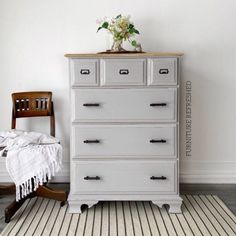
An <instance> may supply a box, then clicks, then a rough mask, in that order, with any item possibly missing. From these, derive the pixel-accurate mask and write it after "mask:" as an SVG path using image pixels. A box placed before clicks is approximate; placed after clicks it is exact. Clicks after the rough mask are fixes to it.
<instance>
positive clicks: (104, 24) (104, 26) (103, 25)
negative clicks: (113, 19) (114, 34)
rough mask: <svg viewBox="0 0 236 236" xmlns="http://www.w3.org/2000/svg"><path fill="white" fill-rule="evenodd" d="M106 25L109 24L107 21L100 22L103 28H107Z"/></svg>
mask: <svg viewBox="0 0 236 236" xmlns="http://www.w3.org/2000/svg"><path fill="white" fill-rule="evenodd" d="M108 25H109V23H108V22H107V21H105V22H104V23H103V24H102V26H101V27H102V28H104V29H107V28H108Z"/></svg>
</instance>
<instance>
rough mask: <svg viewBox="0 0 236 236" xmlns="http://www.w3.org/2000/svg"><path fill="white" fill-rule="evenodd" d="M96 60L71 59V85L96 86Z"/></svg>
mask: <svg viewBox="0 0 236 236" xmlns="http://www.w3.org/2000/svg"><path fill="white" fill-rule="evenodd" d="M98 80H99V79H98V60H92V59H73V60H72V61H71V85H72V86H95V85H98Z"/></svg>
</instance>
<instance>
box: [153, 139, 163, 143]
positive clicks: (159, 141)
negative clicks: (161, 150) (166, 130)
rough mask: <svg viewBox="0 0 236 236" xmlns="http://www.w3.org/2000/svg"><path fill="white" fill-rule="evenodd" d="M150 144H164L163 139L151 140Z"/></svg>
mask: <svg viewBox="0 0 236 236" xmlns="http://www.w3.org/2000/svg"><path fill="white" fill-rule="evenodd" d="M150 143H166V140H165V139H151V140H150Z"/></svg>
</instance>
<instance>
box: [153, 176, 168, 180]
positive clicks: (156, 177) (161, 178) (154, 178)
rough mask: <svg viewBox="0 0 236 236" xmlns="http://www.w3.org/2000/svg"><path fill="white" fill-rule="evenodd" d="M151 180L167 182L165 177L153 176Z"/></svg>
mask: <svg viewBox="0 0 236 236" xmlns="http://www.w3.org/2000/svg"><path fill="white" fill-rule="evenodd" d="M150 179H151V180H166V179H167V178H166V177H165V176H151V177H150Z"/></svg>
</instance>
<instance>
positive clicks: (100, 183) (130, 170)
mask: <svg viewBox="0 0 236 236" xmlns="http://www.w3.org/2000/svg"><path fill="white" fill-rule="evenodd" d="M72 169H73V171H72V173H73V176H72V182H71V184H72V188H71V191H72V192H73V193H75V194H76V193H85V192H90V193H93V192H94V193H96V194H99V193H101V192H113V193H115V192H116V193H117V192H129V193H132V192H158V193H160V194H161V193H165V194H166V193H167V192H168V193H173V194H174V193H175V192H176V191H177V190H176V185H177V183H176V182H177V180H176V176H177V162H176V161H168V162H164V161H155V162H154V161H153V162H144V161H125V162H121V161H119V162H117V161H116V162H108V161H107V162H106V161H100V162H96V161H89V162H80V161H78V162H73V163H72Z"/></svg>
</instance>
